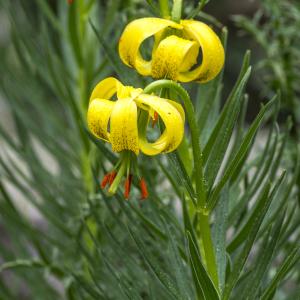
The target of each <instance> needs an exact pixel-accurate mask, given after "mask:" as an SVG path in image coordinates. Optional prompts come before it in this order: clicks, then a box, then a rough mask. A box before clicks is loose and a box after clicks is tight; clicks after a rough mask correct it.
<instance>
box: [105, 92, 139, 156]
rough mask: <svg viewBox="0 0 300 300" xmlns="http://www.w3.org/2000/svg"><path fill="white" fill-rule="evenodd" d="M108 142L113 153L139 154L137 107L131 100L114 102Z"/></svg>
mask: <svg viewBox="0 0 300 300" xmlns="http://www.w3.org/2000/svg"><path fill="white" fill-rule="evenodd" d="M109 140H110V142H111V145H112V150H113V151H114V152H120V151H123V150H131V151H133V152H134V153H135V154H138V153H139V141H138V129H137V107H136V104H135V102H134V101H133V99H132V98H125V99H120V100H118V101H116V102H115V105H114V108H113V111H112V114H111V118H110V139H109Z"/></svg>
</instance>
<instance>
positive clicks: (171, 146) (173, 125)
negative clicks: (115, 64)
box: [87, 77, 185, 198]
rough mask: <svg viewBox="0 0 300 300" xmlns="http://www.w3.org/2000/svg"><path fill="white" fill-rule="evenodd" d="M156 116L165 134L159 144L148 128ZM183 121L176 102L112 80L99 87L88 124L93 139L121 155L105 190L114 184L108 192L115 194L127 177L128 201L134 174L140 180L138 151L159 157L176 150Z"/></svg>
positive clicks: (90, 106) (94, 92) (182, 112)
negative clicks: (148, 131) (150, 136)
mask: <svg viewBox="0 0 300 300" xmlns="http://www.w3.org/2000/svg"><path fill="white" fill-rule="evenodd" d="M114 95H116V98H117V99H116V100H115V101H114V100H112V97H113V96H114ZM157 115H158V116H159V117H160V119H161V121H162V123H163V124H164V130H163V132H162V133H161V135H160V136H159V138H158V139H157V140H156V141H154V142H149V141H148V139H147V136H146V133H147V126H148V123H149V120H150V119H151V118H152V119H155V116H157ZM184 121H185V113H184V110H183V108H182V106H181V105H180V104H179V103H177V102H175V101H172V100H169V99H163V98H160V97H157V96H154V95H146V94H143V90H142V89H135V88H133V87H130V86H124V85H123V84H122V83H121V82H120V81H118V80H117V79H115V78H112V77H110V78H107V79H105V80H103V81H101V82H100V83H98V84H97V86H96V87H95V89H94V90H93V92H92V95H91V97H90V103H89V107H88V112H87V124H88V127H89V129H90V131H91V132H92V133H93V135H95V136H96V137H97V138H99V139H102V140H104V141H106V142H109V143H110V144H111V146H112V150H113V151H114V152H120V153H121V157H120V160H119V162H118V163H117V165H116V166H115V168H114V170H113V171H112V172H111V173H109V174H107V175H106V176H105V177H104V179H103V181H102V187H103V188H104V187H105V186H106V185H107V184H111V186H110V188H109V192H110V193H112V194H113V193H114V192H115V191H116V189H117V187H118V185H119V184H120V181H121V179H122V177H123V176H124V175H126V181H125V198H128V197H129V191H130V185H131V180H132V172H133V171H135V173H137V175H138V177H139V174H138V173H139V172H138V170H137V161H136V156H137V155H138V154H139V151H141V152H143V153H145V154H147V155H157V154H159V153H167V152H171V151H173V150H175V149H176V148H177V147H178V146H179V144H180V143H181V141H182V138H183V134H184ZM139 179H140V187H141V191H142V198H145V196H146V194H147V191H146V187H145V181H144V180H143V178H140V177H139Z"/></svg>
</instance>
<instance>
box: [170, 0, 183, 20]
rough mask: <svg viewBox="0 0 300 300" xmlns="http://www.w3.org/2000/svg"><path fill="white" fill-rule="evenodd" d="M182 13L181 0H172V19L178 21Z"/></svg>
mask: <svg viewBox="0 0 300 300" xmlns="http://www.w3.org/2000/svg"><path fill="white" fill-rule="evenodd" d="M181 13H182V0H173V8H172V20H173V21H174V22H177V23H179V22H180V20H181Z"/></svg>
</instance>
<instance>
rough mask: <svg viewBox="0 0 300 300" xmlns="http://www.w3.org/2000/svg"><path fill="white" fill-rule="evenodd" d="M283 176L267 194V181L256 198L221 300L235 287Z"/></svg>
mask: <svg viewBox="0 0 300 300" xmlns="http://www.w3.org/2000/svg"><path fill="white" fill-rule="evenodd" d="M284 176H285V173H283V174H282V175H281V177H280V178H279V180H278V181H277V182H276V184H275V185H274V187H273V189H272V191H271V193H270V195H269V191H270V186H271V184H270V183H267V184H266V186H265V187H264V189H263V191H262V193H261V196H260V197H259V199H258V205H257V206H256V207H255V211H256V214H255V219H254V218H253V219H252V218H251V225H252V226H251V227H250V228H247V229H245V231H247V233H248V234H247V236H246V239H243V241H244V242H245V244H244V247H243V249H242V251H241V252H240V254H239V255H238V257H237V259H236V261H235V262H234V265H233V269H232V272H231V273H230V275H229V278H228V280H227V282H226V285H225V289H224V294H223V297H222V299H223V300H227V299H229V297H230V295H231V292H232V290H233V288H234V287H235V285H236V283H237V281H238V279H239V277H240V276H241V273H242V271H243V269H244V266H245V263H246V261H247V258H248V255H249V253H250V251H251V248H252V246H253V244H254V241H255V239H256V236H257V233H258V231H259V228H260V226H261V224H262V222H263V220H264V217H265V215H266V213H267V212H268V209H269V207H270V205H271V202H272V200H273V198H274V195H275V193H276V191H277V189H278V187H279V185H280V184H281V183H282V180H283V178H284ZM252 216H253V215H252ZM249 220H250V219H249ZM249 225H250V223H249Z"/></svg>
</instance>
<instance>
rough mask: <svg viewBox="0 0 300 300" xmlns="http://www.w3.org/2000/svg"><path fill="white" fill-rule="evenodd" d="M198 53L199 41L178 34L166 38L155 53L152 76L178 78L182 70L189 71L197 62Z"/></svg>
mask: <svg viewBox="0 0 300 300" xmlns="http://www.w3.org/2000/svg"><path fill="white" fill-rule="evenodd" d="M198 54H199V45H198V43H197V42H194V41H189V40H186V39H183V38H180V37H178V36H176V35H171V36H168V37H166V38H164V39H163V40H162V41H161V42H160V43H159V45H158V47H157V49H156V50H155V51H154V53H153V59H152V69H151V74H152V77H153V78H169V79H172V80H178V76H179V73H180V72H185V71H188V70H189V69H190V68H191V67H192V66H193V65H194V64H196V63H197V57H198Z"/></svg>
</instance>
